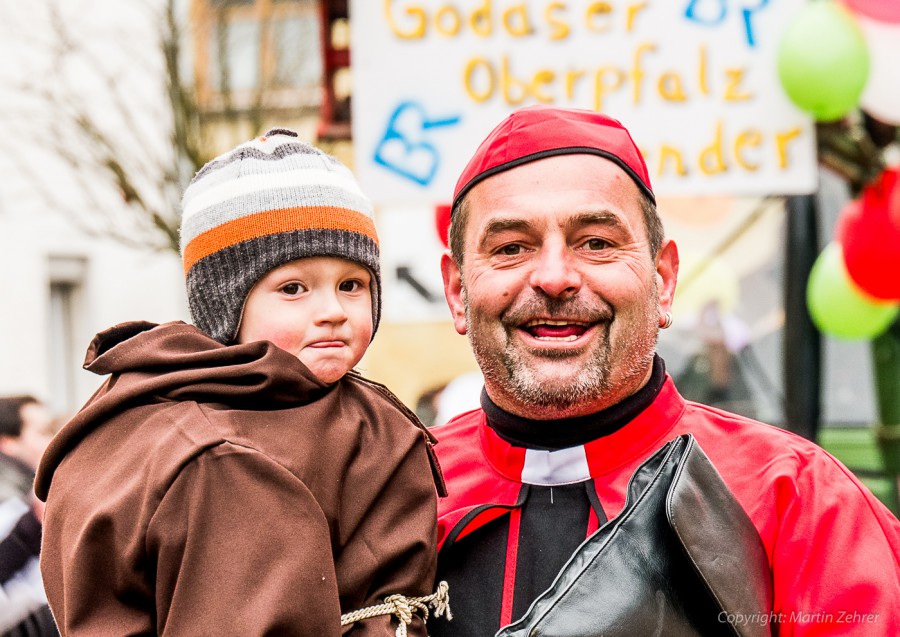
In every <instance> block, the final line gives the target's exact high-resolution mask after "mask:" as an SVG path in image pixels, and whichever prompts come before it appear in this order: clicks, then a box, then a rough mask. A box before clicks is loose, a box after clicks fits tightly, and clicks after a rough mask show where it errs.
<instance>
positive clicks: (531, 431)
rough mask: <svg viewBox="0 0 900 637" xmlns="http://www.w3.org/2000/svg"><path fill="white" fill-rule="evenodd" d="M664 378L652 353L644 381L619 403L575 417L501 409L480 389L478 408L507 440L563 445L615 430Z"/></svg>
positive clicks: (651, 396)
mask: <svg viewBox="0 0 900 637" xmlns="http://www.w3.org/2000/svg"><path fill="white" fill-rule="evenodd" d="M665 380H666V365H665V363H664V362H663V359H661V358H660V357H659V355H655V356H654V357H653V372H652V374H651V375H650V380H649V381H647V384H646V385H644V386H643V387H641V388H640V389H639V390H638V391H637V392H635V393H634V394H632V395H631V396H629V397H628V398H626V399H625V400H623V401H622V402H620V403H617V404H615V405H613V406H611V407H607V408H606V409H604V410H602V411H598V412H597V413H594V414H588V415H586V416H577V417H575V418H561V419H559V420H532V419H531V418H523V417H521V416H516V415H515V414H511V413H509V412H508V411H505V410H503V409H501V408H500V407H498V406H497V405H495V404H494V401H492V400H491V399H490V398H489V397H488V395H487V391H486V390H484V389H482V391H481V408H482V409H483V410H484V413H485V415H486V416H487V424H488V426H489V427H490V428H491V429H493V430H494V431H496V432H497V435H498V436H500V437H501V438H503V439H504V440H505V441H507V442H508V443H510V444H513V445H516V446H519V447H527V448H529V449H547V450H551V451H553V450H556V449H565V448H567V447H575V446H578V445H583V444H585V443H586V442H590V441H591V440H596V439H597V438H602V437H603V436H608V435H609V434H611V433H613V432H615V431H618V430H619V429H621V428H622V427H624V426H625V425H627V424H628V423H629V422H631V421H632V420H633V419H634V417H635V416H637V415H638V414H639V413H641V412H642V411H644V410H645V409H646V408H647V407H649V406H650V404H651V403H652V402H653V401H654V400H656V397H657V395H659V392H660V390H662V386H663V383H664V382H665Z"/></svg>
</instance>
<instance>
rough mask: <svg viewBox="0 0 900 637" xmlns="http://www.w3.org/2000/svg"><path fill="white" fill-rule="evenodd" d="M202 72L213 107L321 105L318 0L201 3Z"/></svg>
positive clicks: (198, 45)
mask: <svg viewBox="0 0 900 637" xmlns="http://www.w3.org/2000/svg"><path fill="white" fill-rule="evenodd" d="M193 19H194V26H195V27H196V28H195V33H196V35H197V37H196V40H195V60H196V62H195V77H196V81H197V92H198V97H199V99H200V104H201V106H202V108H204V110H206V111H207V112H216V111H225V110H229V111H237V112H249V111H250V110H252V109H259V110H261V111H273V110H279V109H281V110H283V109H285V108H293V109H297V108H301V109H303V108H308V109H309V108H318V107H319V106H320V104H321V101H322V95H321V93H322V91H321V88H322V81H323V63H322V45H321V35H320V26H319V5H318V2H317V1H316V0H194V13H193Z"/></svg>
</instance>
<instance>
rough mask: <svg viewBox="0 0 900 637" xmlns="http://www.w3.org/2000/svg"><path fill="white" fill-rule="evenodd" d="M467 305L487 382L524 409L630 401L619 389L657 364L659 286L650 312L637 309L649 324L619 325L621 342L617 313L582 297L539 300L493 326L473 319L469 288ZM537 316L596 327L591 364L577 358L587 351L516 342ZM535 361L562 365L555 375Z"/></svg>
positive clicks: (470, 329)
mask: <svg viewBox="0 0 900 637" xmlns="http://www.w3.org/2000/svg"><path fill="white" fill-rule="evenodd" d="M463 301H464V303H465V308H466V324H467V326H468V327H467V333H468V337H469V342H470V343H471V346H472V351H473V353H474V354H475V359H476V361H477V362H478V365H479V366H480V367H481V371H482V373H483V374H484V376H485V380H486V381H487V382H488V384H491V381H493V383H494V384H496V385H499V386H500V387H502V388H503V390H504V391H505V392H506V393H507V394H508V395H510V396H511V397H513V398H514V399H515V400H516V401H517V402H518V403H520V404H521V405H522V406H524V407H531V408H535V409H536V410H540V411H543V410H552V411H568V410H570V409H571V408H573V407H575V406H576V405H579V404H580V403H583V402H586V403H594V402H596V401H597V399H598V398H599V397H602V396H609V397H610V398H611V399H612V401H611V403H610V404H613V403H615V402H618V401H619V400H621V399H622V398H624V397H625V396H619V395H618V394H619V392H621V391H622V390H623V388H622V387H620V386H618V385H620V384H622V381H627V380H631V379H635V378H643V376H644V375H645V374H646V372H647V370H648V369H649V368H650V367H651V365H652V362H653V355H654V352H655V350H656V337H657V328H658V318H656V307H657V305H656V289H655V286H654V289H653V290H651V296H650V297H649V298H648V301H647V305H646V308H644V309H642V308H634V311H635V312H638V313H640V314H639V316H642V315H644V314H646V318H647V320H646V321H644V322H642V323H641V324H639V325H627V326H622V325H620V326H619V329H618V332H619V333H618V336H617V337H616V338H617V339H618V342H616V343H614V342H613V337H612V335H611V331H612V325H613V322H614V319H615V318H616V313H615V312H614V311H613V310H612V309H611V308H608V307H605V308H600V309H598V308H594V307H587V306H586V305H585V304H584V303H583V301H582V300H581V299H580V298H579V297H575V298H573V299H569V300H558V299H551V298H546V297H545V298H540V297H535V298H534V299H531V300H529V301H528V302H526V303H525V304H522V305H521V306H519V307H516V308H513V309H511V310H510V311H509V312H507V313H505V314H504V315H503V316H502V317H501V318H500V321H499V323H496V322H491V323H488V324H484V323H479V322H477V321H473V319H472V315H471V313H470V310H469V303H468V298H467V296H466V293H465V289H464V290H463ZM534 316H566V317H570V318H574V317H577V319H578V320H579V321H583V322H588V323H592V324H593V328H592V329H594V330H599V331H600V333H599V334H596V335H594V336H593V340H592V342H591V344H590V345H588V346H589V347H591V348H592V349H593V351H592V352H591V353H590V355H589V357H588V358H587V359H586V360H585V359H584V358H581V360H576V359H577V358H578V357H583V355H584V350H583V349H582V350H574V351H572V350H569V351H563V350H558V349H552V348H546V349H544V348H540V347H532V348H527V349H526V348H524V347H523V346H522V345H521V343H516V341H515V340H514V334H515V330H517V329H519V327H518V326H519V325H521V324H522V323H523V322H524V321H525V320H527V319H528V318H530V317H534ZM498 334H499V335H500V337H498V336H497V335H498ZM614 345H615V346H616V347H615V351H614ZM535 358H538V359H542V360H543V361H554V360H555V361H558V362H559V363H560V365H559V366H555V367H558V369H556V370H554V371H555V372H556V373H553V374H548V373H547V372H546V371H543V370H541V369H540V368H539V367H536V366H534V365H532V363H533V362H534V360H535ZM566 359H573V360H572V365H571V367H570V368H569V370H568V372H569V373H565V374H563V373H559V372H561V371H562V370H563V369H564V368H563V367H562V364H564V362H565V360H566ZM614 372H615V374H614ZM614 384H615V385H616V386H614ZM626 395H627V394H626Z"/></svg>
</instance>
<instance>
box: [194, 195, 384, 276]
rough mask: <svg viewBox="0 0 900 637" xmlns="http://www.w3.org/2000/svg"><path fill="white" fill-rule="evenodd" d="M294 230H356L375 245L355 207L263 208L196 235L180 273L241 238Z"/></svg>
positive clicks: (374, 236)
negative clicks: (352, 208)
mask: <svg viewBox="0 0 900 637" xmlns="http://www.w3.org/2000/svg"><path fill="white" fill-rule="evenodd" d="M294 230H343V231H347V232H356V233H359V234H362V235H365V236H367V237H369V238H370V239H372V241H374V242H375V244H376V245H377V244H378V235H377V234H376V233H375V223H374V222H373V221H372V220H371V219H369V218H368V217H366V216H365V215H363V214H361V213H359V212H358V211H356V210H350V209H348V208H337V207H334V206H314V207H303V208H300V207H291V208H281V209H277V210H265V211H263V212H257V213H253V214H251V215H247V216H245V217H241V218H240V219H234V220H232V221H227V222H225V223H223V224H221V225H219V226H216V227H215V228H212V229H210V230H207V231H206V232H204V233H202V234H199V235H197V236H196V237H195V238H194V239H192V240H191V241H190V242H189V243H188V244H187V245H186V246H185V248H184V255H183V256H184V273H185V275H187V273H188V272H189V271H190V269H191V268H192V267H193V266H194V264H196V263H197V262H198V261H200V260H201V259H203V258H205V257H208V256H209V255H211V254H214V253H216V252H218V251H219V250H223V249H225V248H228V247H231V246H234V245H237V244H239V243H241V242H243V241H248V240H250V239H256V238H258V237H265V236H268V235H273V234H278V233H281V232H291V231H294Z"/></svg>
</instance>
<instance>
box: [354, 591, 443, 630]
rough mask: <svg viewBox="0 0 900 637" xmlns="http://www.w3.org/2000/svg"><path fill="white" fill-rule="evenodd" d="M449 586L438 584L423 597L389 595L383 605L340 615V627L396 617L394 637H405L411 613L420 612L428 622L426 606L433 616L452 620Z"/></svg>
mask: <svg viewBox="0 0 900 637" xmlns="http://www.w3.org/2000/svg"><path fill="white" fill-rule="evenodd" d="M449 591H450V586H449V585H448V584H447V582H441V583H440V584H438V587H437V590H436V591H435V592H433V593H432V594H431V595H426V596H425V597H406V596H405V595H391V596H390V597H385V598H384V603H383V604H376V605H374V606H366V607H365V608H360V609H359V610H355V611H353V612H350V613H345V614H343V615H341V626H347V625H348V624H352V623H354V622H358V621H360V620H362V619H369V618H370V617H378V616H379V615H396V616H397V619H399V620H400V623H399V625H398V626H397V632H396V633H395V635H396V637H406V627H407V626H409V625H410V624H411V623H412V620H413V613H415V612H416V611H421V613H422V621H426V622H427V621H428V606H429V605H430V606H431V607H432V608H433V609H434V616H435V617H440V616H441V615H443V614H445V613H446V614H447V619H453V614H452V613H451V612H450V594H449Z"/></svg>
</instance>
